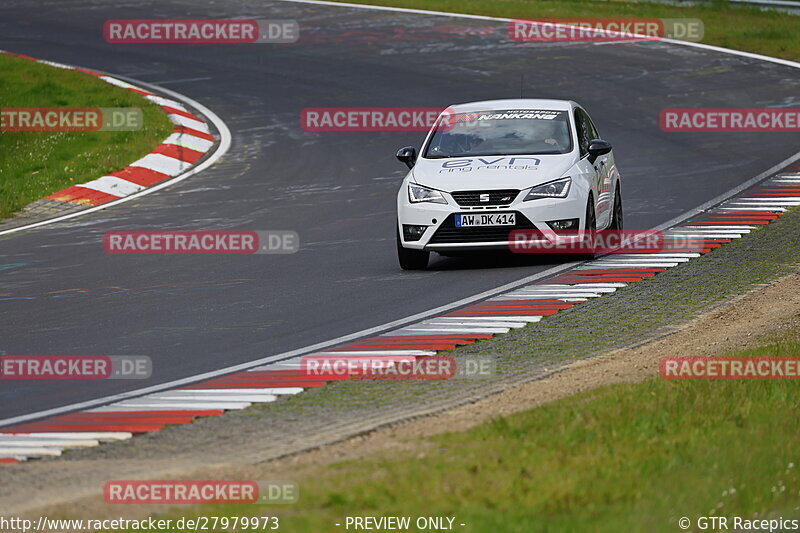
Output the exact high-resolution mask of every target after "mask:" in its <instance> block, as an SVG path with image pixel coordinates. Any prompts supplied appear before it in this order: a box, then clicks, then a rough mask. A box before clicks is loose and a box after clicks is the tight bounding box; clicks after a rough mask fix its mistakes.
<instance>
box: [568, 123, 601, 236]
mask: <svg viewBox="0 0 800 533" xmlns="http://www.w3.org/2000/svg"><path fill="white" fill-rule="evenodd" d="M588 118H589V117H588V115H587V114H586V113H585V112H584V111H583V110H582V109H580V108H576V109H575V111H574V119H575V133H576V134H577V136H578V149H579V150H580V160H579V161H578V164H577V168H578V171H579V173H580V175H581V177H582V178H583V180H585V182H586V183H587V184H588V185H589V189H590V190H591V192H592V198H593V199H594V208H595V219H596V225H597V227H598V228H602V227H604V226H603V225H602V221H601V220H600V217H599V213H598V209H597V206H598V198H599V196H600V188H601V182H600V180H601V175H600V172H599V170H598V168H599V167H595V165H593V164H592V163H590V162H589V141H591V140H592V136H591V135H592V130H591V125H590V122H589V120H588Z"/></svg>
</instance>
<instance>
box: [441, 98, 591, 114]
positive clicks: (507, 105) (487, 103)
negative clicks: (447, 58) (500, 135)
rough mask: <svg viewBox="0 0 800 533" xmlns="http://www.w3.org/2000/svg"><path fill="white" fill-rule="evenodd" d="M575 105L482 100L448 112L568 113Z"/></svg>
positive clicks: (452, 106) (524, 99) (519, 99)
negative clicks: (514, 110) (537, 110)
mask: <svg viewBox="0 0 800 533" xmlns="http://www.w3.org/2000/svg"><path fill="white" fill-rule="evenodd" d="M576 106H577V104H576V103H575V102H573V101H572V100H545V99H541V98H517V99H511V100H483V101H481V102H469V103H465V104H455V105H451V106H450V107H449V108H448V110H449V111H451V112H453V113H470V112H474V111H500V110H506V109H542V110H549V111H570V110H572V109H573V108H574V107H576Z"/></svg>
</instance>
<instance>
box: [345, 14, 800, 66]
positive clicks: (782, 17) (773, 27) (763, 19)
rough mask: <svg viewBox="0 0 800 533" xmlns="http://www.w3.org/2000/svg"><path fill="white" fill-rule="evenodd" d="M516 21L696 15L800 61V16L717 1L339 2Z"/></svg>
mask: <svg viewBox="0 0 800 533" xmlns="http://www.w3.org/2000/svg"><path fill="white" fill-rule="evenodd" d="M333 1H341V2H348V3H356V4H371V5H381V6H392V7H404V8H412V9H425V10H430V11H446V12H452V13H467V14H471V15H485V16H491V17H504V18H511V19H537V18H539V19H541V18H645V19H652V18H696V19H700V20H702V21H703V25H704V29H705V31H704V38H703V39H702V41H701V42H703V43H706V44H712V45H715V46H724V47H726V48H734V49H737V50H745V51H748V52H753V53H757V54H764V55H768V56H774V57H780V58H783V59H791V60H800V39H797V35H798V34H800V17H798V16H791V15H787V14H786V13H780V12H775V11H761V10H760V9H758V8H755V7H750V6H736V5H731V4H729V3H728V2H721V1H714V2H710V3H708V4H706V5H694V6H684V5H668V4H660V3H650V2H624V1H615V2H608V1H592V0H333Z"/></svg>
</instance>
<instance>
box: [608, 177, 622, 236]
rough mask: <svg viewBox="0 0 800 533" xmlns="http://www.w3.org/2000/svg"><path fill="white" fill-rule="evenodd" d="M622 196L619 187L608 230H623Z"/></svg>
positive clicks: (615, 195)
mask: <svg viewBox="0 0 800 533" xmlns="http://www.w3.org/2000/svg"><path fill="white" fill-rule="evenodd" d="M622 218H623V217H622V194H621V193H620V191H619V185H617V191H616V194H614V211H613V212H612V214H611V225H610V226H609V227H608V229H613V230H621V229H622V222H623V220H622Z"/></svg>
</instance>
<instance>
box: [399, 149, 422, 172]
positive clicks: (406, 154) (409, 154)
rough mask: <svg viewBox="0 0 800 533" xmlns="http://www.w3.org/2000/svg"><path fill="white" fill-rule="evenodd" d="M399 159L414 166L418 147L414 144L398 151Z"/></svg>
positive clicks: (409, 165)
mask: <svg viewBox="0 0 800 533" xmlns="http://www.w3.org/2000/svg"><path fill="white" fill-rule="evenodd" d="M397 160H398V161H401V162H403V163H405V164H406V166H407V167H408V168H410V169H411V168H414V163H415V162H416V160H417V149H416V148H414V147H413V146H406V147H405V148H400V149H399V150H398V151H397Z"/></svg>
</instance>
